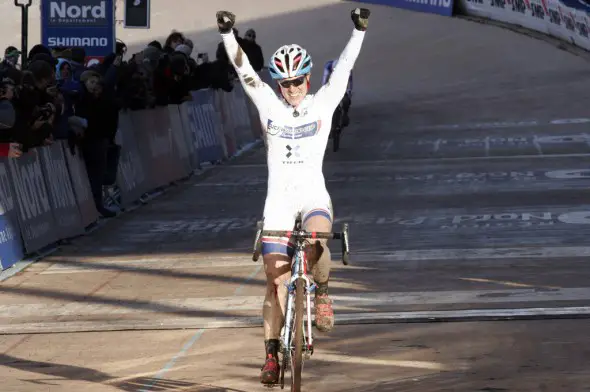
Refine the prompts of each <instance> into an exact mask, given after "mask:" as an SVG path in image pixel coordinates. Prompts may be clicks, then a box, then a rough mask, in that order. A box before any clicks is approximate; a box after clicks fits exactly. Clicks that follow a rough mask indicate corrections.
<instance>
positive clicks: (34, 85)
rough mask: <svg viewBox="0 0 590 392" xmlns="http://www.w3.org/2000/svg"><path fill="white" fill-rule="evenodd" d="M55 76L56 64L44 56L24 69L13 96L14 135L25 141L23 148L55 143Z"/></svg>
mask: <svg viewBox="0 0 590 392" xmlns="http://www.w3.org/2000/svg"><path fill="white" fill-rule="evenodd" d="M54 77H55V71H54V69H53V67H51V65H49V64H48V63H47V62H45V61H41V60H37V61H34V62H32V63H30V65H29V67H28V70H27V71H26V72H24V73H23V78H22V85H21V87H20V88H19V94H18V96H17V97H15V99H14V100H13V105H14V107H15V110H16V121H15V125H14V139H15V141H17V142H19V143H21V144H22V145H23V152H27V151H28V150H29V149H31V148H33V147H39V146H43V145H46V144H49V143H51V139H52V138H51V134H52V131H53V122H54V120H55V117H56V114H57V113H58V111H57V110H56V109H57V108H56V107H55V104H54V102H53V97H52V96H51V95H50V94H49V93H48V92H47V89H48V87H50V86H51V85H52V84H53V83H54V81H55V80H54Z"/></svg>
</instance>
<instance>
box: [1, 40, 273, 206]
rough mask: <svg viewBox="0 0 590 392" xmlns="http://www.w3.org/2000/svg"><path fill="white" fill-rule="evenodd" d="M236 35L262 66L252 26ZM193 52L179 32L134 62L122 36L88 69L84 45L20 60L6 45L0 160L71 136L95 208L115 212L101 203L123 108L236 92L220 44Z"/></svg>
mask: <svg viewBox="0 0 590 392" xmlns="http://www.w3.org/2000/svg"><path fill="white" fill-rule="evenodd" d="M234 33H235V34H236V36H238V31H237V30H234ZM238 40H239V42H240V44H241V45H242V47H243V48H244V51H245V52H246V54H247V55H248V57H249V58H250V60H251V62H252V64H253V66H254V68H255V69H256V70H257V71H258V70H261V69H262V67H263V55H262V51H261V49H260V46H259V45H258V44H257V43H256V34H255V32H254V30H252V29H250V30H248V32H247V33H246V36H245V37H244V38H241V37H238ZM194 49H195V48H194V45H193V42H192V41H191V40H190V39H188V38H187V37H185V36H184V35H183V34H182V33H180V32H176V31H173V32H172V33H171V34H170V35H169V36H168V38H167V39H166V41H165V42H164V45H162V44H161V43H160V42H158V41H152V42H150V43H149V44H148V45H147V46H146V47H145V48H143V50H141V51H139V52H137V53H135V54H133V55H132V56H130V58H129V60H124V57H125V55H126V52H127V46H126V45H125V43H123V42H121V41H118V42H117V45H116V50H115V52H114V53H111V54H110V55H108V56H106V57H105V58H104V59H103V60H102V62H97V63H96V64H93V65H90V66H88V65H86V53H85V50H84V48H79V47H76V48H58V47H54V48H47V47H45V46H43V45H35V46H34V47H33V48H32V49H31V50H30V51H29V53H28V56H27V61H26V64H20V65H19V58H20V57H21V54H22V53H21V52H20V51H19V50H18V49H17V48H15V47H13V46H10V47H8V48H6V50H5V52H4V57H3V60H2V62H1V63H0V157H2V156H4V157H9V158H12V159H18V158H19V157H21V156H22V155H23V154H26V153H27V152H28V151H29V150H31V149H33V148H39V147H43V146H47V145H51V144H52V143H54V142H55V141H56V140H67V142H68V145H69V148H70V151H71V152H72V153H73V154H80V155H81V156H82V158H83V160H84V163H85V165H86V170H87V172H88V178H89V182H90V187H91V190H92V194H93V197H94V202H95V205H96V208H97V210H98V211H99V213H100V214H101V215H102V216H105V217H111V216H114V215H115V214H116V212H114V211H112V210H110V209H108V208H107V207H105V206H104V202H103V199H104V196H103V191H104V190H103V188H104V187H105V186H109V185H112V184H109V183H108V182H111V181H114V180H113V179H114V178H116V175H113V173H108V170H109V168H116V167H117V165H116V162H115V164H113V162H112V160H113V159H115V160H118V151H119V149H120V147H119V146H118V145H117V144H116V143H115V136H116V133H117V129H118V121H119V112H120V111H121V110H141V109H147V108H153V107H156V106H165V105H168V104H180V103H182V102H185V101H188V100H191V99H192V98H191V93H190V92H191V91H192V90H199V89H204V88H212V89H222V90H224V91H228V92H229V91H231V90H232V89H233V86H234V83H235V72H234V70H233V67H232V66H231V64H230V63H229V61H228V58H227V54H226V53H225V48H224V47H223V45H222V44H221V43H220V46H219V48H218V50H217V53H216V59H215V60H214V61H209V59H208V55H207V54H206V53H198V52H196V51H195V50H194ZM193 53H195V54H196V56H193ZM115 174H116V173H115ZM109 179H110V180H109Z"/></svg>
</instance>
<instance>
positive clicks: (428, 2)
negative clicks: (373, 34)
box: [355, 0, 454, 16]
mask: <svg viewBox="0 0 590 392" xmlns="http://www.w3.org/2000/svg"><path fill="white" fill-rule="evenodd" d="M355 1H357V2H359V3H370V4H380V5H388V6H390V7H395V8H403V9H407V10H411V11H418V12H426V13H429V14H438V15H444V16H453V6H454V2H453V0H355Z"/></svg>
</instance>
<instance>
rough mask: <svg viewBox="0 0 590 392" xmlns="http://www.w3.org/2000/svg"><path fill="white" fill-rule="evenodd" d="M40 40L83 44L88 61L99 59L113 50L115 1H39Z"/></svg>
mask: <svg viewBox="0 0 590 392" xmlns="http://www.w3.org/2000/svg"><path fill="white" fill-rule="evenodd" d="M41 42H42V43H43V45H45V46H47V47H49V48H53V47H56V46H61V47H68V48H71V47H82V48H84V49H85V50H86V56H87V60H88V61H90V60H92V59H96V60H98V61H100V60H102V58H104V57H105V56H107V55H109V54H110V53H112V52H114V51H115V45H116V37H115V2H114V0H42V1H41ZM96 60H94V61H96Z"/></svg>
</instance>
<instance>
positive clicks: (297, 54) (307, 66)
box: [268, 44, 313, 79]
mask: <svg viewBox="0 0 590 392" xmlns="http://www.w3.org/2000/svg"><path fill="white" fill-rule="evenodd" d="M312 66H313V63H312V61H311V56H310V55H309V53H307V51H306V50H305V49H303V48H302V47H301V46H299V45H295V44H293V45H284V46H281V47H280V48H279V49H277V51H276V52H275V53H274V54H273V55H272V57H271V58H270V61H269V63H268V70H269V71H270V76H271V77H272V78H273V79H286V78H293V77H295V76H301V75H305V74H307V73H309V71H311V67H312Z"/></svg>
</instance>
